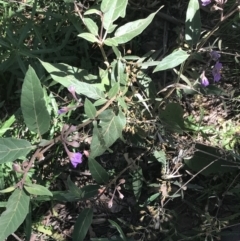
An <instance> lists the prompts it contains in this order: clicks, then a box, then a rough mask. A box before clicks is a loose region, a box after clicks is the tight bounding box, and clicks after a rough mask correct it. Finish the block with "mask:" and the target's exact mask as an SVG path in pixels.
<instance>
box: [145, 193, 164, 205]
mask: <svg viewBox="0 0 240 241" xmlns="http://www.w3.org/2000/svg"><path fill="white" fill-rule="evenodd" d="M159 196H160V193H155V194H153V195H151V196H150V197H149V198H148V199H147V200H146V201H145V203H144V207H146V206H148V205H149V204H150V203H151V202H153V201H154V200H155V199H156V198H158V197H159Z"/></svg>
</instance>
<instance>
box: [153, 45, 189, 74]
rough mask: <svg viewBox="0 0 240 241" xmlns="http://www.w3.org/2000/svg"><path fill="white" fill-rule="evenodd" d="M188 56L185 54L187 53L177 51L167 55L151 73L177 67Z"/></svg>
mask: <svg viewBox="0 0 240 241" xmlns="http://www.w3.org/2000/svg"><path fill="white" fill-rule="evenodd" d="M188 56H189V54H187V52H185V51H183V50H181V49H179V50H177V51H175V52H173V53H171V54H169V55H168V56H167V57H165V58H164V59H163V60H162V61H160V63H159V64H158V65H157V67H156V68H155V69H154V70H153V72H157V71H161V70H165V69H172V68H174V67H176V66H178V65H179V64H181V63H183V62H184V61H185V60H186V59H187V58H188Z"/></svg>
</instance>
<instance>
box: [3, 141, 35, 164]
mask: <svg viewBox="0 0 240 241" xmlns="http://www.w3.org/2000/svg"><path fill="white" fill-rule="evenodd" d="M33 148H34V147H33V146H32V145H31V143H30V142H28V141H25V140H18V139H14V138H1V139H0V163H6V162H12V161H14V160H16V159H17V158H19V157H25V156H26V155H27V154H28V153H29V152H30V151H31V150H32V149H33Z"/></svg>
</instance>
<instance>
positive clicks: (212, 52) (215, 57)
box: [210, 50, 221, 61]
mask: <svg viewBox="0 0 240 241" xmlns="http://www.w3.org/2000/svg"><path fill="white" fill-rule="evenodd" d="M210 55H211V58H212V59H213V60H214V61H217V60H218V59H219V58H220V57H221V55H220V54H219V53H218V52H217V51H215V50H213V51H211V52H210Z"/></svg>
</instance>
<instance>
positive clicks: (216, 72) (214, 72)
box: [212, 61, 222, 82]
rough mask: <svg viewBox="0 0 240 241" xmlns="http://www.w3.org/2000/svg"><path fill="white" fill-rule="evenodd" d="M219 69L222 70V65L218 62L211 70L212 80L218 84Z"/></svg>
mask: <svg viewBox="0 0 240 241" xmlns="http://www.w3.org/2000/svg"><path fill="white" fill-rule="evenodd" d="M221 68H222V63H219V61H217V62H216V64H215V66H214V67H213V70H212V75H213V80H214V81H215V82H218V81H219V80H220V79H221V73H220V71H221Z"/></svg>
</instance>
